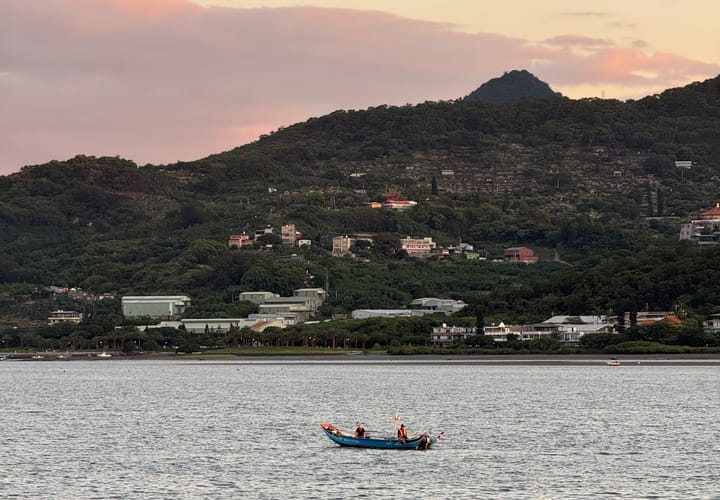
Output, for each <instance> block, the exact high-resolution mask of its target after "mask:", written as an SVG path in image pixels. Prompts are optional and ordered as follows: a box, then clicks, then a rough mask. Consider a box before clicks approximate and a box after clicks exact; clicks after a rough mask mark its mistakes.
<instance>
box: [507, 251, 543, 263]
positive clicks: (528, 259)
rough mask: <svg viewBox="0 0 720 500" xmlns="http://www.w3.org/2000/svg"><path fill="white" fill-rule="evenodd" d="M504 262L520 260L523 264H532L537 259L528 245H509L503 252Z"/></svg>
mask: <svg viewBox="0 0 720 500" xmlns="http://www.w3.org/2000/svg"><path fill="white" fill-rule="evenodd" d="M504 256H505V262H522V263H524V264H534V263H535V262H537V261H538V260H539V259H538V257H537V256H536V255H535V252H533V251H532V249H530V248H528V247H510V248H506V249H505V252H504Z"/></svg>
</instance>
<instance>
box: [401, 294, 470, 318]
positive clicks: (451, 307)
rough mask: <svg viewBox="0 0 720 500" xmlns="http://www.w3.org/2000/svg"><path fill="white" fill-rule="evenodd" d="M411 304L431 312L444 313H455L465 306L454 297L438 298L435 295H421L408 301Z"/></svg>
mask: <svg viewBox="0 0 720 500" xmlns="http://www.w3.org/2000/svg"><path fill="white" fill-rule="evenodd" d="M410 305H411V306H413V307H415V308H418V309H423V310H427V311H432V312H442V313H445V314H448V315H449V314H453V313H456V312H458V311H460V310H462V309H463V308H465V307H466V306H467V304H466V303H465V302H463V301H462V300H455V299H438V298H435V297H423V298H420V299H415V300H413V301H412V302H411V303H410Z"/></svg>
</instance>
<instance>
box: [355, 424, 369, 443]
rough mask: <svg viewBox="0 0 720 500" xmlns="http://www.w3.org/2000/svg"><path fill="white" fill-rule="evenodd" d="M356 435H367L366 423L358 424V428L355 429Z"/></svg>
mask: <svg viewBox="0 0 720 500" xmlns="http://www.w3.org/2000/svg"><path fill="white" fill-rule="evenodd" d="M355 437H356V438H363V439H364V438H365V437H367V434H366V432H365V424H363V423H361V424H360V425H358V427H357V429H355Z"/></svg>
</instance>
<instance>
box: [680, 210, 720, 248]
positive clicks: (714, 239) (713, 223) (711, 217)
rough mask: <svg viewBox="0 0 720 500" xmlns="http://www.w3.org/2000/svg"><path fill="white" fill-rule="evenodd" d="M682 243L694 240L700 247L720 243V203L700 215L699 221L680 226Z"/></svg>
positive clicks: (695, 220)
mask: <svg viewBox="0 0 720 500" xmlns="http://www.w3.org/2000/svg"><path fill="white" fill-rule="evenodd" d="M679 239H680V241H683V240H693V241H696V242H697V243H699V244H700V245H717V244H718V243H720V203H716V204H715V206H714V207H712V208H711V209H709V210H706V211H704V212H702V213H700V217H699V218H698V219H694V220H691V221H690V222H688V223H685V224H681V225H680V238H679Z"/></svg>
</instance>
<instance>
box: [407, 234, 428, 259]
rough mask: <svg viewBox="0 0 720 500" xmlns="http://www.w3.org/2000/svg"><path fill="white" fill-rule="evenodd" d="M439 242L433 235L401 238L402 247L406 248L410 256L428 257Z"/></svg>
mask: <svg viewBox="0 0 720 500" xmlns="http://www.w3.org/2000/svg"><path fill="white" fill-rule="evenodd" d="M436 246H437V244H436V243H435V242H434V241H433V239H432V237H430V236H426V237H424V238H411V237H410V236H408V237H406V238H401V239H400V248H401V249H402V250H405V251H406V252H407V254H408V256H410V257H427V256H428V255H430V252H432V251H433V250H434V249H435V247H436Z"/></svg>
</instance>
